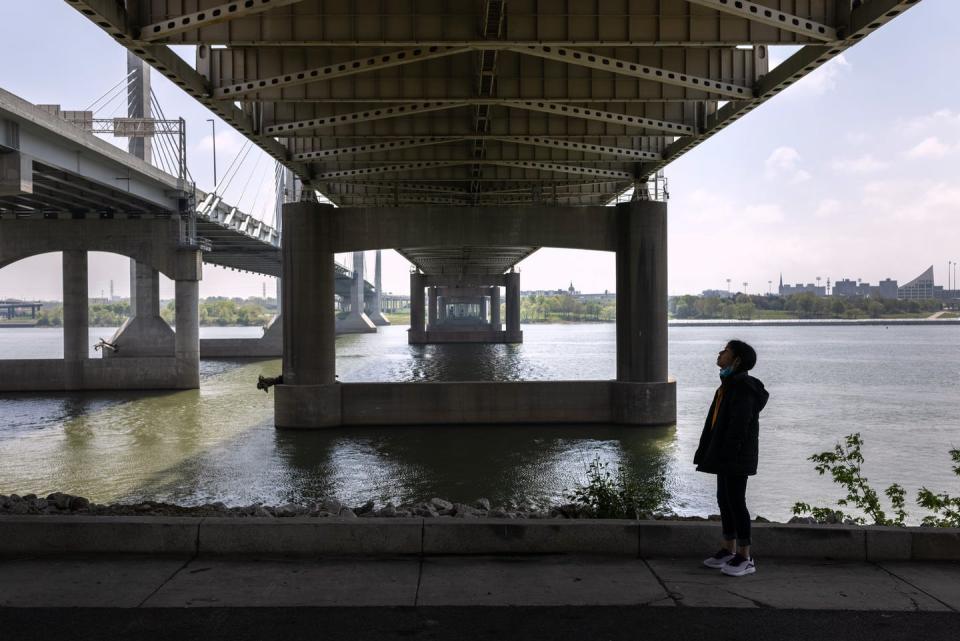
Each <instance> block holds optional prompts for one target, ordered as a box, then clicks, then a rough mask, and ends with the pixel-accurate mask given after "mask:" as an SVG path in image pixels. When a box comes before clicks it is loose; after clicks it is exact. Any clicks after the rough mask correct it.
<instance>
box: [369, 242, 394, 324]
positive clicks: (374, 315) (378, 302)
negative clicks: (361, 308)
mask: <svg viewBox="0 0 960 641" xmlns="http://www.w3.org/2000/svg"><path fill="white" fill-rule="evenodd" d="M381 254H382V252H381V250H379V249H378V250H377V258H376V261H377V262H376V266H375V267H374V270H373V288H374V290H375V291H374V293H373V302H372V304H370V305H369V306H368V309H367V316H369V317H370V320H371V321H373V324H374V325H376V326H377V327H383V326H384V325H389V324H390V321H388V320H387V318H386V316H384V315H383V297H382V294H383V274H382V273H381V272H382V269H383V268H382V265H381V261H382V255H381Z"/></svg>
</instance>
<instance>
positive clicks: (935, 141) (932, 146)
mask: <svg viewBox="0 0 960 641" xmlns="http://www.w3.org/2000/svg"><path fill="white" fill-rule="evenodd" d="M951 151H952V148H951V147H950V146H949V145H945V144H944V143H942V142H940V139H939V138H937V137H936V136H930V137H929V138H925V139H923V140H922V141H921V142H919V143H917V144H916V145H914V146H913V147H912V148H911V149H910V150H909V151H908V152H907V158H943V157H944V156H946V155H947V154H949V153H950V152H951Z"/></svg>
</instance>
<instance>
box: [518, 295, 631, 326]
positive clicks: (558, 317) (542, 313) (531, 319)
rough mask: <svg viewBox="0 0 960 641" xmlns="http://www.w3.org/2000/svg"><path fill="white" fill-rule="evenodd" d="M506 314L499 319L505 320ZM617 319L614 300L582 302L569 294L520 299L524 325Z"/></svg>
mask: <svg viewBox="0 0 960 641" xmlns="http://www.w3.org/2000/svg"><path fill="white" fill-rule="evenodd" d="M505 314H506V312H505V311H503V312H501V314H500V318H506V315H505ZM616 318H617V304H616V301H614V300H609V301H602V302H601V301H589V302H584V301H581V300H578V299H577V298H575V297H573V296H570V295H569V294H558V295H555V296H543V295H540V294H537V295H535V296H525V297H524V298H521V299H520V320H521V322H524V323H583V322H611V321H614V320H616Z"/></svg>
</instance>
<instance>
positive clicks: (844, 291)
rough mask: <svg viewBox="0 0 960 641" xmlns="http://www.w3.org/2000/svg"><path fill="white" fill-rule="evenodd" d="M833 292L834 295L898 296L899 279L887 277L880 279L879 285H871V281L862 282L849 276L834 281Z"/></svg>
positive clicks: (864, 296) (863, 296)
mask: <svg viewBox="0 0 960 641" xmlns="http://www.w3.org/2000/svg"><path fill="white" fill-rule="evenodd" d="M832 293H833V295H834V296H845V297H856V296H860V297H862V298H896V297H897V281H895V280H893V279H890V278H885V279H884V280H881V281H880V284H879V285H871V284H870V283H861V282H859V281H854V280H850V279H849V278H843V279H841V280H838V281H836V282H834V284H833V292H832Z"/></svg>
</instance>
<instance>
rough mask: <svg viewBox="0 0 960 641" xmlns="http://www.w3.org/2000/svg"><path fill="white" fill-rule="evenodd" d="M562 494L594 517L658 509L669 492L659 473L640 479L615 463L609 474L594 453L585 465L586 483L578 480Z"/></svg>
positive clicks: (629, 516) (635, 515) (626, 516)
mask: <svg viewBox="0 0 960 641" xmlns="http://www.w3.org/2000/svg"><path fill="white" fill-rule="evenodd" d="M565 497H566V499H567V500H568V501H572V502H573V503H575V504H576V505H577V506H578V507H579V508H580V509H581V510H583V511H584V512H587V513H589V514H591V515H592V516H594V517H596V518H600V519H636V518H640V516H641V515H642V514H649V513H651V512H655V511H657V510H659V509H661V508H662V507H663V506H664V505H665V504H666V502H667V501H668V500H669V498H670V493H669V492H668V491H667V489H666V479H665V478H664V477H663V476H656V477H654V478H652V479H650V480H648V481H645V482H640V481H637V480H636V479H634V478H632V477H630V476H629V475H628V474H626V473H625V472H624V470H623V468H622V467H619V466H618V467H617V471H616V474H612V473H611V472H610V470H609V463H606V462H604V461H601V460H600V457H599V456H597V457H595V458H594V459H593V461H591V462H590V465H589V466H588V467H587V482H586V484H582V483H578V484H577V486H576V487H575V488H574V490H573V492H571V493H568V494H565Z"/></svg>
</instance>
